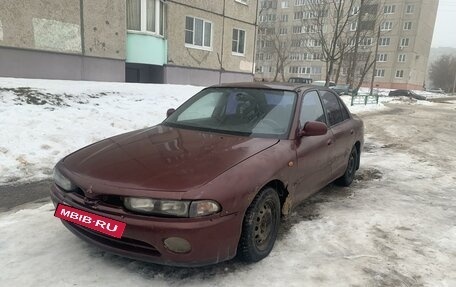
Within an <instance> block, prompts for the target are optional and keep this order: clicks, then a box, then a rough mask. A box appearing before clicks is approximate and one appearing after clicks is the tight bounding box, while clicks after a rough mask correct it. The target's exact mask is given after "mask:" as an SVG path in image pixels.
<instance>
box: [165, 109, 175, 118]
mask: <svg viewBox="0 0 456 287" xmlns="http://www.w3.org/2000/svg"><path fill="white" fill-rule="evenodd" d="M175 111H176V109H168V110H167V111H166V117H169V116H170V115H172V114H173V113H174V112H175Z"/></svg>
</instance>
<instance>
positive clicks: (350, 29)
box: [302, 0, 382, 89]
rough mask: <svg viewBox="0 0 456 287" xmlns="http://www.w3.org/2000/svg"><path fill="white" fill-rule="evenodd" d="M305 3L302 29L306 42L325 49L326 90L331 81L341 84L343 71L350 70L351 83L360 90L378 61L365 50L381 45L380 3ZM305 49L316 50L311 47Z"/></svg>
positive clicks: (357, 0) (330, 0)
mask: <svg viewBox="0 0 456 287" xmlns="http://www.w3.org/2000/svg"><path fill="white" fill-rule="evenodd" d="M304 3H305V4H304V5H303V8H302V13H303V14H302V15H303V20H302V23H303V27H302V29H303V30H305V31H304V32H305V33H306V38H310V39H312V40H313V41H315V42H317V43H319V44H320V45H321V47H320V49H321V52H322V58H321V60H322V61H324V62H325V64H326V78H325V80H326V86H328V85H329V82H330V80H335V82H338V81H339V80H340V76H341V72H342V70H344V71H345V70H346V72H347V73H346V74H347V79H346V81H347V83H348V84H350V86H351V87H353V86H355V85H356V87H357V89H358V88H359V87H360V86H361V85H362V83H363V81H364V79H365V77H366V75H367V74H368V73H369V71H370V70H371V69H372V67H373V65H374V63H375V60H376V53H375V54H373V53H372V51H368V52H366V51H365V50H366V49H371V48H370V47H372V46H373V45H375V44H376V43H377V41H378V37H376V30H377V29H376V27H377V26H378V25H379V22H380V21H381V13H380V11H381V7H382V5H381V3H380V1H378V0H345V1H340V0H308V1H304ZM305 49H307V50H308V51H314V50H315V48H314V47H309V46H308V45H306V47H305ZM358 64H360V66H358ZM359 67H361V68H359Z"/></svg>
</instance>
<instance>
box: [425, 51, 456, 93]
mask: <svg viewBox="0 0 456 287" xmlns="http://www.w3.org/2000/svg"><path fill="white" fill-rule="evenodd" d="M429 77H430V79H431V81H432V83H433V85H434V87H436V88H442V89H444V90H445V91H446V92H450V91H453V93H454V92H455V86H456V57H454V56H452V55H443V56H442V57H440V58H439V59H438V60H436V61H435V62H433V63H432V64H431V69H430V74H429Z"/></svg>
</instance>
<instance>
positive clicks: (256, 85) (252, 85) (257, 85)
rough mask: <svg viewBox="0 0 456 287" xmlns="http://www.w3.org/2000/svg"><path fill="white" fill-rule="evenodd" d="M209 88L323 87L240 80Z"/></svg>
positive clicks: (304, 88)
mask: <svg viewBox="0 0 456 287" xmlns="http://www.w3.org/2000/svg"><path fill="white" fill-rule="evenodd" d="M209 88H246V89H272V90H283V91H298V90H307V89H309V88H319V89H321V88H322V87H319V86H315V85H312V84H304V83H288V82H286V83H282V82H239V83H224V84H218V85H213V86H210V87H209Z"/></svg>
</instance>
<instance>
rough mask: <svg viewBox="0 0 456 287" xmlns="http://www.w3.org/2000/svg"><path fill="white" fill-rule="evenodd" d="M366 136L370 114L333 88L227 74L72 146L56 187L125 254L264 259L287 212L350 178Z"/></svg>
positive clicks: (78, 227)
mask: <svg viewBox="0 0 456 287" xmlns="http://www.w3.org/2000/svg"><path fill="white" fill-rule="evenodd" d="M362 147H363V122H362V121H361V120H360V119H359V118H358V117H356V116H355V115H352V114H350V112H349V110H348V109H347V107H346V106H345V105H344V103H343V102H342V101H341V99H340V98H339V97H338V95H336V94H335V93H334V92H333V91H332V90H330V89H327V88H324V87H317V86H311V85H303V86H296V85H287V84H268V83H236V84H223V85H217V86H212V87H209V88H206V89H203V90H202V91H201V92H199V93H198V94H196V95H195V96H193V97H192V98H190V99H189V100H188V101H187V102H185V103H184V104H183V105H182V106H180V107H179V108H178V109H177V110H173V109H170V110H168V117H167V119H166V120H165V121H163V122H162V123H161V124H159V125H157V126H154V127H151V128H146V129H142V130H138V131H133V132H129V133H126V134H122V135H118V136H114V137H112V138H109V139H105V140H102V141H100V142H97V143H94V144H92V145H90V146H87V147H85V148H82V149H80V150H78V151H76V152H74V153H72V154H70V155H68V156H66V157H65V158H63V159H62V160H61V161H60V162H59V163H58V164H57V165H56V167H55V170H54V179H55V184H54V185H53V186H52V188H51V197H52V200H53V202H54V204H55V205H56V206H57V209H56V216H58V217H60V218H62V219H63V220H62V222H63V224H64V225H65V226H66V227H67V228H68V229H69V230H71V231H72V232H73V233H74V234H76V235H77V236H79V237H81V238H82V239H84V240H86V241H88V242H90V243H93V244H95V245H97V246H99V247H100V248H102V249H105V250H107V251H110V252H113V253H116V254H120V255H122V256H126V257H130V258H134V259H139V260H143V261H149V262H155V263H160V264H167V265H182V266H201V265H207V264H213V263H217V262H221V261H224V260H228V259H230V258H233V257H234V256H235V255H236V254H238V255H239V257H240V258H242V259H244V260H247V261H250V262H254V261H259V260H261V259H263V258H264V257H266V256H267V255H268V254H269V253H270V252H271V249H272V248H273V245H274V242H275V241H276V237H277V232H278V228H279V224H280V218H281V215H286V214H288V213H290V211H291V210H292V209H293V207H295V206H297V205H298V204H299V203H301V202H302V201H303V200H304V199H306V198H307V197H309V196H310V195H312V194H313V193H315V192H317V191H318V190H320V189H321V188H322V187H324V186H325V185H327V184H329V183H331V182H332V181H336V182H338V183H340V184H342V185H345V186H348V185H350V183H351V182H352V181H353V178H354V174H355V171H356V170H357V169H358V168H359V162H360V154H361V150H362ZM70 211H71V212H70ZM100 218H101V219H100ZM109 222H110V223H109ZM110 224H111V225H110ZM110 232H112V233H110Z"/></svg>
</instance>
